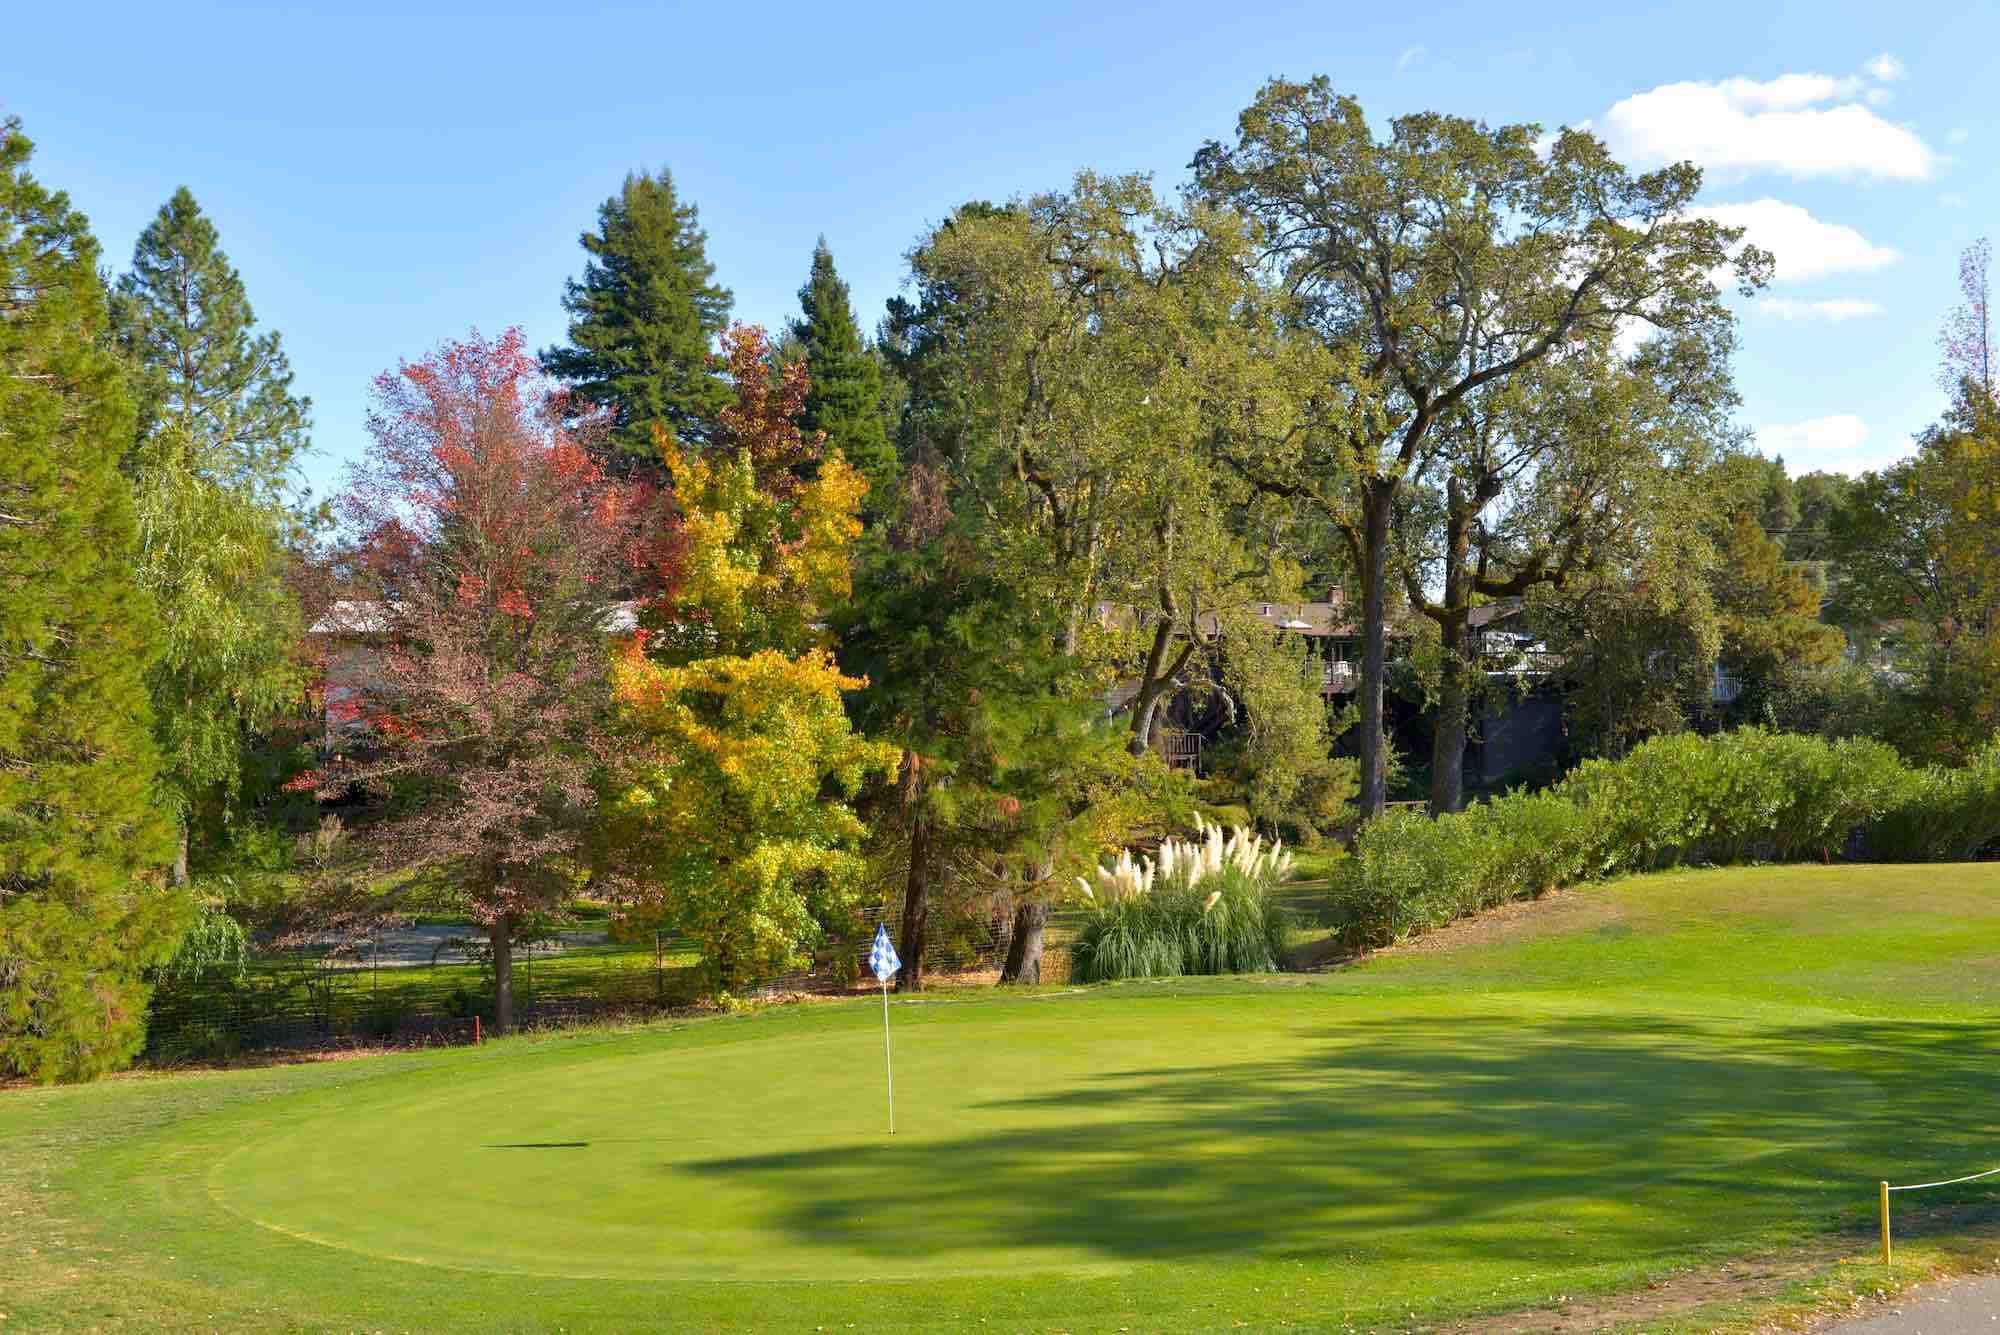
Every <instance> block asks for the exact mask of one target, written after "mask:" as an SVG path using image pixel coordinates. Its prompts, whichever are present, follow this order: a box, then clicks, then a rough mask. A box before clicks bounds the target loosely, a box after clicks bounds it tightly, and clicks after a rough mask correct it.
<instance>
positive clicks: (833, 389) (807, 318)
mask: <svg viewBox="0 0 2000 1335" xmlns="http://www.w3.org/2000/svg"><path fill="white" fill-rule="evenodd" d="M799 309H800V311H801V312H802V313H803V318H801V319H799V320H796V321H794V322H793V324H792V330H791V332H792V335H793V337H795V338H796V339H797V340H798V342H799V344H800V345H801V346H802V347H803V349H804V352H805V358H806V369H807V370H808V371H809V372H810V373H811V375H812V390H811V392H810V393H809V394H807V396H806V408H805V416H804V419H803V424H804V426H805V428H806V429H807V430H808V431H822V432H825V433H826V443H827V444H828V445H830V446H832V447H834V448H835V449H838V450H839V451H840V452H841V454H842V455H844V456H845V457H846V459H847V461H848V462H849V463H851V464H853V465H854V466H855V467H856V468H858V469H860V470H861V475H862V476H863V477H865V478H867V479H868V485H869V491H870V493H871V495H872V496H873V497H875V498H876V500H875V501H874V502H873V503H871V504H870V505H869V507H868V508H869V511H870V513H875V514H879V513H881V509H880V498H881V497H884V496H886V495H888V493H889V491H890V489H891V488H892V487H893V485H894V483H895V472H896V452H895V449H894V447H893V446H892V445H891V444H890V442H889V431H888V426H887V424H886V423H885V422H884V420H883V417H882V363H881V360H880V358H879V357H877V356H876V354H875V353H874V351H873V350H871V349H870V348H869V347H868V346H867V345H866V344H865V343H863V342H862V340H861V330H860V327H859V326H858V325H856V324H855V321H854V310H853V306H852V305H851V304H850V302H849V300H848V293H847V284H846V283H843V282H842V281H840V275H839V274H837V273H835V272H834V269H833V252H832V251H830V250H828V249H827V247H826V238H825V237H821V238H820V241H819V244H818V245H817V246H815V247H814V248H813V258H812V274H811V276H810V277H809V278H807V279H806V283H805V286H804V287H801V288H800V289H799Z"/></svg>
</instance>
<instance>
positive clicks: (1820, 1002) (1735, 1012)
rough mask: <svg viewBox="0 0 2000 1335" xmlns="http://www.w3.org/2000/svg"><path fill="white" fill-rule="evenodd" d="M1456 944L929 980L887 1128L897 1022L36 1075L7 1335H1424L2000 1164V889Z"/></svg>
mask: <svg viewBox="0 0 2000 1335" xmlns="http://www.w3.org/2000/svg"><path fill="white" fill-rule="evenodd" d="M1465 935H1466V936H1467V938H1468V939H1466V940H1464V941H1461V942H1457V943H1452V942H1449V941H1447V942H1446V943H1444V944H1442V945H1439V946H1436V947H1423V948H1417V949H1410V950H1405V951H1398V952H1389V953H1387V954H1385V955H1382V956H1379V957H1377V958H1375V959H1372V960H1370V961H1368V962H1366V963H1364V964H1362V965H1359V966H1357V967H1353V968H1349V969H1344V970H1341V971H1338V972H1335V973H1332V974H1327V975H1313V976H1294V975H1281V976H1276V977H1267V978H1244V979H1224V980H1187V981H1184V982H1179V983H1175V984H1146V985H1140V984H1128V985H1123V986H1114V987H1097V988H1087V989H1085V988H1052V989H1046V990H1043V991H1040V992H1034V993H1026V994H967V993H963V992H960V993H952V994H949V995H945V996H937V997H924V998H912V999H899V1000H896V1001H894V1002H893V1003H892V1005H891V1007H890V1011H891V1022H892V1025H893V1027H894V1033H895V1045H896V1049H895V1060H896V1090H897V1095H898V1103H897V1109H896V1130H897V1134H896V1135H895V1136H894V1138H893V1139H892V1138H891V1137H889V1136H888V1135H887V1133H886V1132H887V1115H886V1114H887V1110H886V1108H885V1106H884V1101H883V1087H882V1066H881V1058H882V1053H881V1027H880V1026H881V1010H880V1005H879V1003H877V1002H873V1001H870V1002H862V1003H849V1002H841V1003H828V1004H815V1005H806V1006H793V1007H783V1008H773V1009H769V1010H764V1011H761V1012H756V1013H752V1014H747V1015H740V1016H730V1017H723V1018H718V1019H714V1020H707V1021H695V1022H685V1023H678V1024H661V1025H657V1026H648V1027H644V1028H637V1029H632V1030H626V1031H618V1032H586V1033H580V1034H573V1035H569V1036H544V1037H531V1038H520V1039H514V1040H509V1041H506V1042H501V1043H494V1044H489V1045H488V1046H486V1047H484V1048H480V1049H459V1050H453V1051H446V1052H430V1053H422V1054H399V1055H393V1056H385V1057H378V1058H371V1059H365V1060H357V1061H350V1062H343V1063H329V1064H321V1065H311V1066H298V1067H287V1068H274V1069H267V1070H257V1071H238V1072H227V1073H204V1074H193V1075H181V1076H170V1077H169V1076H150V1077H146V1076H141V1077H133V1078H128V1079H120V1080H114V1081H110V1082H106V1083H103V1084H100V1085H96V1086H91V1087H85V1088H78V1089H58V1090H15V1091H8V1092H5V1093H0V1312H4V1313H5V1314H6V1323H5V1325H4V1326H0V1329H7V1330H13V1329H23V1328H26V1329H35V1328H38V1327H79V1326H101V1327H117V1326H121V1325H122V1326H128V1327H146V1328H152V1327H159V1326H189V1327H192V1326H201V1327H209V1326H218V1327H222V1328H226V1329H246V1328H275V1329H292V1328H314V1329H317V1328H340V1329H347V1328H360V1327H367V1328H370V1329H374V1328H383V1329H423V1330H435V1329H467V1330H471V1329H480V1330H492V1329H543V1328H548V1329H554V1328H557V1327H563V1328H566V1329H570V1330H624V1329H633V1328H639V1327H661V1328H683V1329H713V1328H735V1329H760V1330H761V1329H798V1330H812V1329H814V1328H815V1327H819V1326H824V1327H826V1328H828V1329H843V1328H845V1327H846V1325H847V1324H848V1323H853V1324H854V1326H855V1328H856V1329H862V1330H881V1329H896V1328H924V1329H931V1328H940V1329H974V1328H978V1327H980V1326H981V1324H982V1323H983V1324H984V1325H985V1327H986V1328H988V1329H993V1328H1000V1329H1011V1328H1035V1329H1050V1328H1060V1329H1068V1330H1094V1329H1114V1330H1115V1329H1117V1328H1119V1327H1121V1326H1122V1327H1130V1328H1132V1329H1149V1330H1155V1329H1185V1330H1208V1329H1215V1328H1218V1327H1222V1328H1226V1327H1229V1326H1230V1325H1232V1324H1233V1323H1237V1322H1241V1323H1245V1324H1247V1325H1249V1326H1252V1327H1260V1328H1268V1327H1274V1326H1276V1325H1278V1324H1280V1323H1281V1322H1286V1323H1290V1324H1291V1325H1293V1326H1300V1327H1306V1328H1317V1327H1331V1328H1336V1329H1337V1328H1340V1327H1342V1326H1343V1325H1352V1326H1355V1327H1370V1326H1389V1325H1395V1326H1399V1327H1401V1326H1407V1325H1410V1324H1413V1323H1425V1322H1436V1321H1442V1320H1448V1319H1452V1318H1457V1317H1462V1316H1467V1315H1474V1314H1478V1313H1481V1312H1491V1311H1504V1310H1512V1309H1517V1308H1522V1307H1531V1306H1535V1305H1538V1304H1544V1303H1548V1302H1551V1301H1553V1300H1556V1299H1558V1298H1559V1297H1561V1296H1563V1295H1569V1296H1572V1297H1574V1296H1578V1295H1585V1294H1592V1293H1602V1292H1609V1291H1616V1290H1619V1289H1623V1288H1630V1287H1636V1286H1639V1285H1642V1284H1644V1283H1647V1282H1649V1281H1651V1280H1654V1279H1657V1278H1659V1277H1661V1276H1663V1275H1666V1274H1668V1273H1670V1272H1672V1271H1675V1270H1678V1269H1682V1268H1685V1267H1688V1266H1692V1265H1700V1264H1704V1263H1707V1262H1712V1261H1714V1260H1717V1259H1720V1258H1723V1257H1728V1256H1736V1255H1742V1254H1745V1253H1748V1252H1753V1251H1764V1250H1769V1249H1774V1248H1783V1247H1786V1246H1788V1245H1791V1244H1794V1243H1800V1242H1806V1241H1816V1240H1820V1239H1823V1238H1825V1237H1826V1236H1828V1235H1829V1234H1832V1235H1835V1236H1842V1237H1846V1236H1851V1237H1852V1238H1853V1250H1854V1251H1855V1253H1856V1254H1861V1253H1863V1252H1865V1251H1866V1250H1867V1248H1868V1246H1869V1245H1870V1244H1869V1241H1868V1236H1867V1233H1866V1229H1867V1227H1868V1226H1869V1223H1870V1221H1871V1218H1872V1216H1871V1214H1870V1208H1871V1204H1872V1185H1873V1183H1874V1182H1875V1181H1876V1180H1878V1179H1880V1178H1884V1177H1886V1178H1889V1179H1891V1180H1900V1181H1921V1180H1928V1179H1931V1178H1936V1177H1943V1176H1952V1175H1956V1174H1958V1173H1961V1172H1970V1171H1974V1170H1976V1169H1980V1168H1987V1167H1993V1166H1995V1164H1996V1163H2000V1158H1996V1149H1995V1143H1994V1140H1993V1134H1992V1133H1993V1130H1994V1127H1993V1125H1992V1123H1993V1120H1994V1116H1995V1114H1994V1112H1993V1109H1994V1107H1995V1097H1994V1096H1995V1094H1996V1093H2000V1065H1996V1063H1995V1062H1994V1061H1993V1057H1994V1055H1995V1050H1994V1044H1993V1041H1992V1039H1991V1028H1992V1014H1993V1008H1994V1005H1995V1002H1996V998H1997V997H2000V865H1992V864H1988V865H1979V866H1943V867H1939V866H1931V867H1911V868H1896V867H1891V868H1884V867H1846V866H1842V867H1815V868H1758V869H1742V870H1729V871H1701V872H1688V873H1678V874H1672V875H1664V876H1653V877H1645V878H1635V879H1631V880H1626V881H1621V882H1617V883H1614V884H1611V885H1608V886H1604V887H1599V888H1595V889H1592V890H1589V891H1585V892H1580V893H1576V894H1571V895H1566V896H1563V897H1561V898H1559V899H1557V900H1555V901H1552V902H1550V903H1547V904H1544V905H1539V906H1535V907H1534V908H1532V909H1530V910H1528V911H1526V912H1522V913H1518V914H1514V915H1511V916H1509V917H1508V918H1507V919H1506V920H1505V921H1500V922H1495V923H1491V924H1482V925H1479V926H1478V927H1477V928H1476V929H1475V930H1473V931H1472V932H1469V933H1466V934H1465ZM1975 1194H1976V1192H1975ZM1973 1198H1974V1196H1973V1195H1967V1196H1965V1197H1964V1199H1968V1200H1969V1199H1973Z"/></svg>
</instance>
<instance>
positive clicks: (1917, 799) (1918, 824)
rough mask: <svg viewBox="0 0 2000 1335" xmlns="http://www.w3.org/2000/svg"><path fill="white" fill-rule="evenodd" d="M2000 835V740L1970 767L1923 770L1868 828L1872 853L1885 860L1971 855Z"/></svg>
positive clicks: (1954, 858) (1945, 859)
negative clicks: (1896, 800)
mask: <svg viewBox="0 0 2000 1335" xmlns="http://www.w3.org/2000/svg"><path fill="white" fill-rule="evenodd" d="M1995 840H2000V739H1996V740H1995V741H1994V742H1993V743H1991V744H1990V745H1988V746H1987V748H1986V749H1985V750H1984V751H1982V752H1980V753H1979V754H1978V755H1976V756H1974V757H1973V760H1972V763H1971V764H1970V765H1967V766H1966V767H1965V768H1964V769H1940V768H1938V767H1936V766H1932V767H1931V768H1929V769H1925V770H1920V771H1918V772H1917V773H1916V774H1915V775H1914V776H1913V777H1912V781H1911V783H1910V784H1909V786H1908V788H1907V790H1906V791H1905V793H1904V794H1903V797H1902V800H1901V801H1899V802H1897V803H1896V804H1895V805H1894V806H1893V807H1891V808H1890V809H1889V810H1888V811H1887V812H1885V813H1884V814H1883V816H1882V818H1881V819H1880V820H1879V821H1878V822H1876V824H1875V826H1874V828H1873V829H1871V830H1870V831H1869V833H1868V853H1869V856H1871V857H1874V858H1877V859H1880V860H1881V861H1884V862H1941V861H1953V860H1957V859H1962V858H1969V857H1973V856H1975V855H1977V854H1978V853H1979V851H1980V850H1981V849H1983V848H1985V847H1986V846H1987V845H1989V844H1991V843H1993V842H1994V841H1995Z"/></svg>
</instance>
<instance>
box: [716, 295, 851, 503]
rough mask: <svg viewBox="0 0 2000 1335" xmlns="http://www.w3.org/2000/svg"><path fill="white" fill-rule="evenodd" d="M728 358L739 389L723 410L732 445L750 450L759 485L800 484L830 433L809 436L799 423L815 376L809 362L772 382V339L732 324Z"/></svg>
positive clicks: (787, 368) (751, 327)
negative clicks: (803, 470)
mask: <svg viewBox="0 0 2000 1335" xmlns="http://www.w3.org/2000/svg"><path fill="white" fill-rule="evenodd" d="M722 351H723V356H724V358H725V359H727V361H728V362H729V376H730V379H731V380H732V381H734V382H735V385H736V402H735V403H734V404H733V405H731V406H730V407H727V408H724V409H723V410H722V425H723V429H724V430H725V431H726V432H727V433H728V436H727V438H728V441H729V443H730V445H732V446H733V447H735V448H736V449H737V450H743V451H748V453H749V455H750V461H751V463H752V464H753V465H754V466H755V467H756V470H757V481H758V483H759V484H760V485H762V486H765V487H774V488H778V489H780V490H783V489H785V488H787V487H788V486H790V485H794V484H795V483H796V482H797V478H796V476H795V470H797V469H798V468H799V467H800V466H801V465H804V464H808V463H811V462H812V461H813V460H815V459H817V458H819V456H820V451H821V450H822V449H823V448H824V447H825V444H826V433H824V432H821V431H815V432H813V433H812V435H810V436H808V435H806V434H805V432H804V431H802V430H801V429H800V427H799V425H798V418H799V415H800V414H801V413H803V412H804V411H805V406H806V394H807V392H808V390H809V389H810V388H811V385H812V381H811V377H810V376H809V375H808V373H807V371H806V366H805V363H804V362H803V361H796V362H792V363H789V364H788V365H786V366H785V367H784V368H783V370H782V371H781V372H780V373H779V381H778V384H777V385H776V386H773V385H772V383H771V369H772V368H771V341H770V337H769V336H768V335H767V334H765V332H764V331H763V330H762V329H760V328H758V327H757V326H756V325H743V324H739V325H731V326H730V327H729V329H728V330H727V331H726V332H725V333H724V334H723V335H722Z"/></svg>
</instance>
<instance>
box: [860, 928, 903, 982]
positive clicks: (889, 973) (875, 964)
mask: <svg viewBox="0 0 2000 1335" xmlns="http://www.w3.org/2000/svg"><path fill="white" fill-rule="evenodd" d="M902 967H903V961H902V960H900V959H898V958H897V957H896V947H895V946H894V945H893V944H891V943H890V940H889V926H888V924H887V923H883V924H880V925H878V926H877V927H876V928H875V945H874V946H873V947H872V948H871V949H870V950H869V952H868V968H869V970H870V971H871V972H872V973H874V975H875V981H876V982H878V983H887V982H888V981H889V980H890V979H891V978H894V977H895V976H896V970H898V969H900V968H902Z"/></svg>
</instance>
